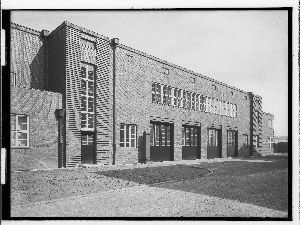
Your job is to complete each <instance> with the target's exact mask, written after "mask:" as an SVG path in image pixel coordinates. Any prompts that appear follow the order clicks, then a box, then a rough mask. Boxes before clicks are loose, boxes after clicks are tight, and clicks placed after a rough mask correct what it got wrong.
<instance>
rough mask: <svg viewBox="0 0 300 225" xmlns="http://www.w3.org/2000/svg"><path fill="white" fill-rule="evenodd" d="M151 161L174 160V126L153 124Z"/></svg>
mask: <svg viewBox="0 0 300 225" xmlns="http://www.w3.org/2000/svg"><path fill="white" fill-rule="evenodd" d="M150 160H151V161H154V162H159V161H172V160H173V125H172V124H170V123H157V122H156V123H155V122H153V123H151V130H150Z"/></svg>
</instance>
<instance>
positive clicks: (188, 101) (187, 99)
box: [186, 91, 191, 109]
mask: <svg viewBox="0 0 300 225" xmlns="http://www.w3.org/2000/svg"><path fill="white" fill-rule="evenodd" d="M186 108H187V109H190V108H191V92H189V91H187V92H186Z"/></svg>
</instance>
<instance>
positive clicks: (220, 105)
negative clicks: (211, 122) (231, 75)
mask: <svg viewBox="0 0 300 225" xmlns="http://www.w3.org/2000/svg"><path fill="white" fill-rule="evenodd" d="M219 113H220V116H222V115H223V104H222V101H221V100H219Z"/></svg>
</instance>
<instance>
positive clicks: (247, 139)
mask: <svg viewBox="0 0 300 225" xmlns="http://www.w3.org/2000/svg"><path fill="white" fill-rule="evenodd" d="M245 138H246V140H245ZM243 141H244V144H245V146H246V148H248V147H249V137H248V135H247V134H243Z"/></svg>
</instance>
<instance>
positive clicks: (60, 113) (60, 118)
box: [55, 109, 66, 168]
mask: <svg viewBox="0 0 300 225" xmlns="http://www.w3.org/2000/svg"><path fill="white" fill-rule="evenodd" d="M55 114H56V117H57V118H58V168H62V167H66V165H65V154H64V152H63V150H64V148H63V140H62V139H63V135H62V121H63V118H64V116H65V110H64V109H56V110H55Z"/></svg>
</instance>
